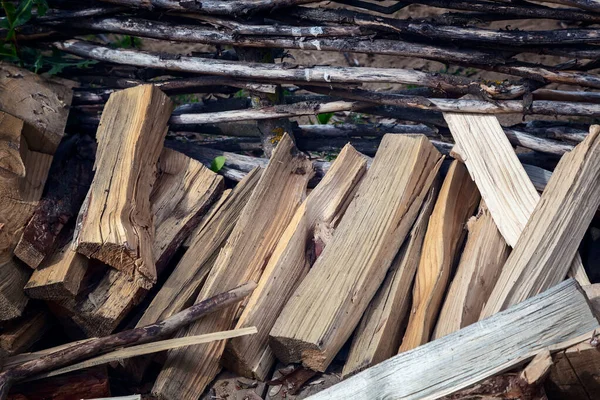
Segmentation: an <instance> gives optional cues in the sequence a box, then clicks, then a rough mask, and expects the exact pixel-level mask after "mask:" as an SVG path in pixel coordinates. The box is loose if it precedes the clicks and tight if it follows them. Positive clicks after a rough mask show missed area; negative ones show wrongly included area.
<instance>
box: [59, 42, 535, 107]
mask: <svg viewBox="0 0 600 400" xmlns="http://www.w3.org/2000/svg"><path fill="white" fill-rule="evenodd" d="M53 45H54V47H56V48H57V49H59V50H64V51H66V52H69V53H73V54H76V55H78V56H81V57H86V58H92V59H97V60H101V61H107V62H114V63H117V64H126V65H135V66H140V67H154V68H156V67H159V68H164V69H168V70H173V71H186V72H194V73H204V74H210V75H220V76H230V77H235V78H246V79H256V80H261V81H262V80H269V82H270V83H273V82H277V83H281V82H290V83H293V82H302V83H304V84H306V83H308V82H310V83H311V84H312V83H313V82H325V83H368V82H371V83H403V84H411V85H418V86H426V87H433V88H437V89H439V90H443V91H447V92H451V93H459V94H466V93H475V94H480V93H484V94H486V95H488V96H490V97H495V98H515V97H519V96H521V95H522V94H523V93H525V92H526V91H527V87H526V85H523V84H516V83H512V82H499V83H495V84H492V85H490V84H487V83H486V82H483V81H478V80H473V79H469V78H465V77H461V76H453V75H443V74H432V73H426V72H420V71H415V70H404V69H395V68H347V67H297V66H295V67H292V66H289V65H287V64H276V65H272V64H264V63H252V64H244V63H238V62H231V61H220V60H209V59H203V58H198V57H184V56H181V57H180V56H174V57H173V56H171V57H164V56H161V55H160V54H154V53H148V52H141V51H136V50H124V49H111V48H108V47H104V46H98V45H95V44H92V43H88V42H83V41H80V40H68V41H65V42H55V43H54V44H53Z"/></svg>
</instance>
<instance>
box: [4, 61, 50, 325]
mask: <svg viewBox="0 0 600 400" xmlns="http://www.w3.org/2000/svg"><path fill="white" fill-rule="evenodd" d="M0 67H2V66H1V65H0ZM1 79H3V77H0V80H1ZM2 93H4V92H2ZM23 126H24V125H23V122H22V121H20V120H19V119H17V118H15V117H12V116H10V115H8V114H3V118H1V119H0V135H2V136H6V135H10V136H14V135H16V134H17V133H18V134H19V137H21V138H24V137H25V133H24V131H23V130H22V129H23ZM19 152H20V155H21V160H22V161H23V164H24V166H25V176H24V177H22V178H20V177H15V178H14V179H12V178H10V177H9V178H6V177H5V176H4V175H3V176H0V271H1V272H0V275H3V276H2V279H0V305H1V307H0V320H7V319H12V318H16V317H18V316H19V315H21V313H22V312H23V309H24V308H25V306H26V304H27V297H26V296H25V294H24V292H23V286H24V285H25V282H26V281H27V278H28V277H29V272H28V271H23V267H22V266H21V265H18V264H17V263H16V262H15V261H14V260H13V258H12V254H13V250H14V248H15V246H16V245H17V241H18V239H19V237H20V234H21V231H22V230H23V228H24V227H25V224H26V223H27V221H28V220H29V218H30V217H31V215H32V213H33V211H34V209H35V207H36V205H37V202H38V200H39V199H40V197H41V196H42V191H43V189H44V184H45V182H46V178H47V176H48V171H49V170H50V164H51V163H52V155H51V154H45V153H40V152H37V151H33V150H31V149H30V147H29V143H28V141H27V140H21V141H20V148H19Z"/></svg>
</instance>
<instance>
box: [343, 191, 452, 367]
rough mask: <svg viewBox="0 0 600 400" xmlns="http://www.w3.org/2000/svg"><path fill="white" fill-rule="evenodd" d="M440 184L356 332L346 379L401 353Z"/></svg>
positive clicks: (428, 199)
mask: <svg viewBox="0 0 600 400" xmlns="http://www.w3.org/2000/svg"><path fill="white" fill-rule="evenodd" d="M440 185H441V179H437V180H436V182H435V183H434V184H433V185H432V187H431V189H430V190H429V194H428V195H427V198H426V199H425V201H424V202H423V206H422V207H421V211H420V212H419V216H418V217H417V220H416V221H415V224H414V225H413V227H412V229H411V231H410V235H409V236H408V238H407V239H406V240H405V242H404V244H403V245H402V247H401V248H400V251H398V254H397V255H396V258H395V259H394V261H393V263H392V266H391V267H390V270H389V271H388V273H387V276H386V277H385V280H384V281H383V284H382V285H381V287H380V288H379V289H378V290H377V294H376V295H375V297H373V300H371V303H370V304H369V307H367V309H366V310H365V313H364V315H363V316H362V318H361V320H360V324H359V325H358V328H356V332H354V338H353V339H352V345H351V346H350V352H349V354H348V359H347V360H346V363H345V364H344V369H343V370H342V376H343V377H344V378H347V377H349V376H351V375H354V374H356V373H358V372H360V371H362V370H364V369H366V368H369V367H371V366H373V365H375V364H378V363H380V362H382V361H384V360H387V359H388V358H390V357H392V356H393V355H395V354H396V353H397V352H398V347H399V346H400V342H401V340H402V335H403V334H404V327H405V325H406V322H407V316H408V310H409V307H410V301H411V293H410V292H411V288H412V286H413V282H414V278H415V273H416V272H417V267H418V265H419V260H420V258H421V250H422V248H423V240H424V239H425V232H426V231H427V225H428V223H429V217H430V216H431V212H432V211H433V206H434V205H435V201H436V199H437V196H438V192H439V190H440ZM403 325H404V326H403Z"/></svg>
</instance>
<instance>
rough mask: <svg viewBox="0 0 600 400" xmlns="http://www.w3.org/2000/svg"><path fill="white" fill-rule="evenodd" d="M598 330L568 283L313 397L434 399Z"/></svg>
mask: <svg viewBox="0 0 600 400" xmlns="http://www.w3.org/2000/svg"><path fill="white" fill-rule="evenodd" d="M598 328H599V323H598V320H597V319H596V317H595V316H594V314H593V313H592V310H591V309H590V307H589V305H588V303H587V299H586V298H585V295H584V294H583V292H582V291H581V289H580V287H579V285H578V284H577V283H576V282H575V281H573V280H572V279H569V280H567V281H565V282H563V283H561V284H559V285H557V286H555V287H552V288H551V289H549V290H547V291H545V292H543V293H541V294H539V295H537V296H534V297H533V298H530V299H528V300H526V301H524V302H522V303H519V304H517V305H515V306H512V307H510V308H509V309H507V310H505V311H503V312H501V313H498V314H496V315H494V316H492V317H491V318H488V319H486V320H483V321H480V322H478V323H477V324H473V325H470V326H468V327H466V328H463V329H461V330H460V331H458V332H454V333H451V334H450V335H447V336H444V337H443V338H441V339H438V340H434V341H432V342H430V343H427V344H425V345H423V346H420V347H418V348H416V349H414V350H411V351H408V352H405V353H402V354H399V355H397V356H395V357H393V358H391V359H389V360H386V361H384V362H382V363H380V364H378V365H376V366H374V367H371V368H369V369H367V370H365V371H363V372H361V373H359V374H357V375H355V376H353V377H351V378H349V379H347V380H345V381H343V382H341V383H339V384H337V385H335V386H333V387H331V388H329V389H327V390H324V391H322V392H320V393H318V394H316V395H315V396H312V397H311V399H312V400H319V399H328V400H335V399H348V398H352V399H358V400H360V399H373V398H402V399H407V400H410V399H435V398H438V397H441V396H444V395H447V394H450V393H453V392H455V391H457V390H460V389H463V388H465V387H468V386H470V385H472V384H474V383H477V382H480V381H482V380H483V379H485V378H487V377H490V376H492V375H495V374H497V373H500V372H502V371H506V370H509V369H511V368H512V367H515V366H517V365H519V364H521V363H523V362H527V361H528V360H530V359H531V358H533V357H534V356H535V355H536V354H537V353H538V352H539V351H540V350H542V349H544V348H546V347H549V350H550V351H557V350H560V349H564V348H565V347H568V346H570V345H572V344H573V343H576V342H577V341H581V340H582V338H583V337H586V336H588V335H589V334H590V332H591V331H593V330H594V329H598ZM474 365H476V366H477V367H476V368H473V366H474Z"/></svg>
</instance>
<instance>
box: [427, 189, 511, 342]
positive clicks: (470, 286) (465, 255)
mask: <svg viewBox="0 0 600 400" xmlns="http://www.w3.org/2000/svg"><path fill="white" fill-rule="evenodd" d="M467 230H468V232H469V233H468V236H467V242H466V244H465V248H464V250H463V252H462V254H461V256H460V262H459V263H458V267H457V268H456V274H455V276H454V278H453V279H452V283H451V284H450V289H448V293H447V294H446V299H445V300H444V305H443V306H442V310H441V311H440V315H439V317H438V320H437V323H436V326H435V330H434V332H433V336H432V338H433V339H438V338H440V337H442V336H446V335H447V334H450V333H452V332H455V331H457V330H459V329H461V328H464V327H465V326H468V325H471V324H473V323H475V322H477V321H478V320H479V314H480V313H481V309H482V308H483V304H484V303H483V301H484V300H483V299H487V298H488V297H489V295H490V293H491V292H492V289H493V288H494V284H495V283H496V281H497V280H498V277H499V276H500V271H501V270H502V266H503V265H504V263H505V262H506V259H507V258H508V255H509V254H510V247H508V245H507V244H506V241H505V240H504V238H503V237H502V235H500V231H498V227H497V226H496V224H495V223H494V220H493V219H492V216H491V215H490V213H489V211H488V209H487V208H486V207H485V203H484V202H483V201H482V202H481V204H480V206H479V212H478V213H477V215H476V216H474V217H472V218H471V219H470V220H469V222H468V223H467Z"/></svg>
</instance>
